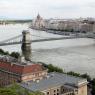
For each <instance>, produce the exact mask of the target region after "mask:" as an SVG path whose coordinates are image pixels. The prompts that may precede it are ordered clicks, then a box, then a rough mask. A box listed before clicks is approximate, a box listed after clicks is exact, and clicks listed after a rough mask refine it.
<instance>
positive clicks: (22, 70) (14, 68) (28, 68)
mask: <svg viewBox="0 0 95 95" xmlns="http://www.w3.org/2000/svg"><path fill="white" fill-rule="evenodd" d="M0 68H1V69H3V70H6V71H10V72H13V73H17V74H27V73H33V72H37V71H42V70H43V67H42V65H40V64H31V65H25V66H23V65H17V64H12V63H10V62H4V61H0Z"/></svg>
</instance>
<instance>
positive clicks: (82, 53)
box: [0, 24, 95, 77]
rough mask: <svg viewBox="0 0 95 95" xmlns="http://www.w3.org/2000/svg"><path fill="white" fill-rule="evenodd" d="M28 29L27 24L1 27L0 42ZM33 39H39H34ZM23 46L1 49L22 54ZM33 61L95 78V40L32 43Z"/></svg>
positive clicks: (42, 33)
mask: <svg viewBox="0 0 95 95" xmlns="http://www.w3.org/2000/svg"><path fill="white" fill-rule="evenodd" d="M25 29H28V25H27V24H16V25H0V41H2V40H5V39H8V38H11V37H13V36H16V35H19V34H21V32H22V31H23V30H25ZM29 30H30V32H31V34H33V35H34V34H35V35H37V36H41V37H43V38H44V37H45V38H49V37H62V36H60V35H55V34H50V33H47V32H45V31H36V30H31V29H29ZM32 39H38V38H35V37H32ZM20 47H21V45H12V46H1V47H0V48H2V49H4V50H6V51H9V52H12V51H18V52H20V53H21V49H20ZM32 60H33V61H39V62H45V63H46V64H53V65H56V66H59V67H61V68H63V69H64V70H65V71H75V72H78V73H88V74H89V75H91V77H95V40H94V39H90V38H78V39H66V40H58V41H48V42H38V43H32Z"/></svg>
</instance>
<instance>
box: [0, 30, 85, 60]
mask: <svg viewBox="0 0 95 95" xmlns="http://www.w3.org/2000/svg"><path fill="white" fill-rule="evenodd" d="M33 37H37V38H36V39H32V38H33ZM85 37H86V38H87V36H65V37H59V38H50V37H42V36H39V35H33V34H31V33H30V32H29V31H27V30H24V31H23V32H22V34H21V35H17V36H15V37H12V38H9V39H6V40H3V41H0V46H7V45H16V44H21V49H22V55H23V56H24V58H25V60H28V61H30V60H31V55H32V52H31V43H34V42H45V41H54V40H64V39H75V38H85Z"/></svg>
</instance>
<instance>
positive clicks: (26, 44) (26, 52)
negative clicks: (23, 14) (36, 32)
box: [21, 30, 32, 61]
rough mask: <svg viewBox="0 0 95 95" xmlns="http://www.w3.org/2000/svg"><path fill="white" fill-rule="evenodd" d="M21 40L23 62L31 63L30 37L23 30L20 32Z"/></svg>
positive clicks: (27, 32)
mask: <svg viewBox="0 0 95 95" xmlns="http://www.w3.org/2000/svg"><path fill="white" fill-rule="evenodd" d="M22 35H23V38H22V46H21V49H22V55H23V56H24V58H25V60H27V61H31V56H32V52H31V35H30V32H29V31H28V30H24V31H23V32H22Z"/></svg>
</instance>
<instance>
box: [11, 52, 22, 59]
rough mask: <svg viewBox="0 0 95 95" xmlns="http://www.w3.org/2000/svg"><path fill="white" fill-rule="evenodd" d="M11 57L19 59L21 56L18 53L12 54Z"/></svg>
mask: <svg viewBox="0 0 95 95" xmlns="http://www.w3.org/2000/svg"><path fill="white" fill-rule="evenodd" d="M10 56H12V57H15V58H18V57H19V56H20V54H19V53H18V52H12V53H11V54H10Z"/></svg>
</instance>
